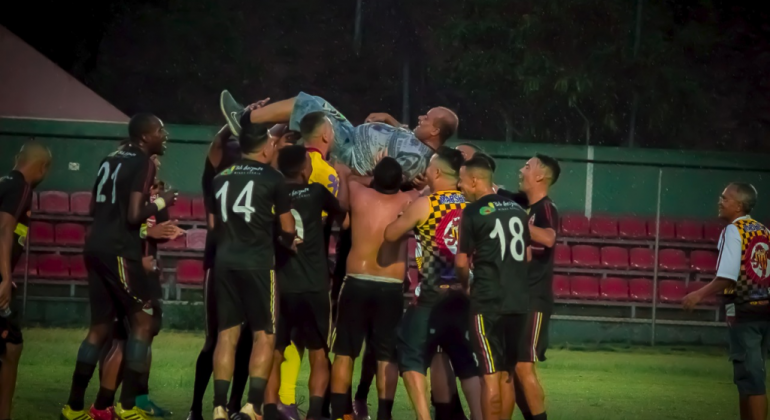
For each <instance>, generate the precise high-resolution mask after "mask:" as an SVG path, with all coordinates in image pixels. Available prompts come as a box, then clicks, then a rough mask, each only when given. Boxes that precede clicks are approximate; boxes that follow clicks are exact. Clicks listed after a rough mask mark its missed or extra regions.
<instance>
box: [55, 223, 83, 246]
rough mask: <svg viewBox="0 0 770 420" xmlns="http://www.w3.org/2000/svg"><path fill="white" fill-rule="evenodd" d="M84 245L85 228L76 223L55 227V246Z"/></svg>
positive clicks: (61, 224)
mask: <svg viewBox="0 0 770 420" xmlns="http://www.w3.org/2000/svg"><path fill="white" fill-rule="evenodd" d="M85 243H86V228H85V227H84V226H83V225H79V224H77V223H58V224H57V225H56V245H63V246H83V245H85Z"/></svg>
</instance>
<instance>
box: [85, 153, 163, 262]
mask: <svg viewBox="0 0 770 420" xmlns="http://www.w3.org/2000/svg"><path fill="white" fill-rule="evenodd" d="M154 180H155V164H154V163H152V161H151V160H150V156H149V155H147V154H146V153H145V152H144V151H142V150H141V149H140V148H139V147H137V146H136V145H134V144H132V143H129V144H127V145H125V146H122V147H121V148H120V149H118V150H117V151H115V152H113V153H110V154H109V155H108V156H107V157H105V158H104V159H102V162H101V163H100V164H99V172H97V175H96V182H95V183H94V188H93V191H92V194H93V201H94V209H93V216H94V221H93V223H92V224H91V234H90V235H88V238H87V239H86V245H85V251H86V252H89V253H97V254H109V255H117V256H120V257H123V258H128V259H133V260H139V259H141V257H142V238H141V236H140V229H141V226H142V222H139V223H129V222H128V206H129V202H130V199H131V193H134V192H140V193H142V194H144V201H146V200H147V199H149V194H150V187H151V186H152V183H153V181H154Z"/></svg>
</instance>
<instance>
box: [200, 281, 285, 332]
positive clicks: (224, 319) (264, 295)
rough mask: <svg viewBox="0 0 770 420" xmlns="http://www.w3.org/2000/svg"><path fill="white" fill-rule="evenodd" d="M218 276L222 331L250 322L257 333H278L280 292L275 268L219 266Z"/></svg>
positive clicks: (218, 312)
mask: <svg viewBox="0 0 770 420" xmlns="http://www.w3.org/2000/svg"><path fill="white" fill-rule="evenodd" d="M215 277H216V281H215V286H214V287H215V288H216V292H215V293H216V300H217V318H218V324H219V325H218V327H219V328H218V331H223V330H226V329H229V328H232V327H236V326H238V325H241V324H242V323H244V322H246V323H248V324H249V325H250V326H251V331H253V332H256V331H265V332H266V333H268V334H274V333H275V321H276V314H277V313H278V308H277V304H278V299H277V297H278V293H277V290H276V287H275V272H274V271H273V270H267V269H253V270H233V269H227V268H221V267H216V272H215Z"/></svg>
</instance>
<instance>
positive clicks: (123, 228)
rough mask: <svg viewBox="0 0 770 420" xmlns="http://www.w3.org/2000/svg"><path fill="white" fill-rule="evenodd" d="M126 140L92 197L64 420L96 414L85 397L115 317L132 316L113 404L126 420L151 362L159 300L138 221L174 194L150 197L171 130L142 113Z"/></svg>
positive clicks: (135, 415)
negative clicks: (82, 333)
mask: <svg viewBox="0 0 770 420" xmlns="http://www.w3.org/2000/svg"><path fill="white" fill-rule="evenodd" d="M128 134H129V143H128V144H126V145H125V146H123V147H121V148H120V149H118V150H117V151H115V152H113V153H110V154H109V155H108V156H107V157H105V158H104V159H103V160H102V162H101V163H100V166H99V171H98V173H97V177H96V181H95V183H94V188H93V195H92V203H91V204H92V207H91V209H92V210H91V213H92V215H93V218H94V220H93V223H92V225H91V227H92V230H91V234H90V235H89V236H88V238H87V239H86V244H85V249H84V256H85V262H86V269H87V270H88V285H89V298H90V302H91V327H90V329H89V331H88V335H87V336H86V338H85V340H83V343H82V344H81V345H80V349H79V350H78V356H77V364H76V365H75V373H74V374H73V377H72V388H71V390H70V398H69V401H68V404H67V405H65V406H64V408H63V409H62V417H63V418H65V419H70V420H72V419H78V420H83V419H87V418H91V416H90V415H89V414H87V413H86V412H85V411H84V407H83V395H84V394H85V391H86V388H87V387H88V383H89V382H90V380H91V376H93V372H94V370H95V368H96V363H97V361H98V360H99V354H100V351H101V349H102V347H103V346H104V345H105V343H106V340H107V338H109V336H110V333H111V330H112V328H113V323H114V320H115V318H116V316H118V317H121V316H125V317H127V318H128V320H129V324H130V332H129V337H128V340H127V342H126V355H125V369H124V374H123V378H124V379H123V391H122V393H121V396H120V402H119V403H118V404H117V406H116V407H115V415H116V417H117V418H118V419H121V420H129V419H130V420H134V419H141V418H143V416H144V413H143V412H141V411H140V410H139V409H138V408H137V407H136V396H137V395H138V392H139V390H140V388H141V385H140V383H141V380H142V379H141V378H142V376H143V374H144V373H145V372H146V371H147V369H148V368H149V366H148V364H147V361H148V356H149V348H150V341H151V339H152V334H153V313H154V303H153V301H152V291H151V285H150V282H149V281H148V278H147V273H146V272H145V270H144V267H143V266H142V239H141V236H140V230H141V225H142V223H144V222H145V221H146V220H147V219H148V218H149V217H150V216H153V215H156V214H157V213H158V212H159V211H161V210H163V209H164V208H166V207H167V206H170V205H173V203H174V202H175V200H176V196H177V193H176V192H175V191H164V192H162V193H160V197H159V198H157V199H156V200H155V202H154V203H150V202H149V200H148V199H149V193H150V187H151V185H152V183H153V181H154V179H155V165H154V164H153V163H152V161H151V160H150V156H151V155H153V154H157V155H163V153H164V151H165V149H166V146H165V144H166V140H167V138H168V133H167V132H166V129H165V127H164V126H163V122H161V120H160V119H158V117H156V116H154V115H151V114H139V115H136V116H134V117H132V118H131V121H130V122H129V124H128Z"/></svg>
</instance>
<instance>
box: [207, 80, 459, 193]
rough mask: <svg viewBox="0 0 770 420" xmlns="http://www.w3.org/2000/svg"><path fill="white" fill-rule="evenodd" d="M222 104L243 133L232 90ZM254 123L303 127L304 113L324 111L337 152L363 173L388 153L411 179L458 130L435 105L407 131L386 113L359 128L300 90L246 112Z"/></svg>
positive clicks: (449, 114)
mask: <svg viewBox="0 0 770 420" xmlns="http://www.w3.org/2000/svg"><path fill="white" fill-rule="evenodd" d="M221 107H222V109H223V112H224V114H225V117H226V118H227V121H228V124H229V125H230V129H231V130H233V133H236V134H237V133H238V132H239V127H238V125H239V120H240V118H241V115H242V112H243V111H244V109H243V107H242V106H241V105H239V104H238V103H237V102H235V100H234V99H232V96H230V94H229V92H227V91H224V92H222V98H221ZM246 111H247V114H248V115H249V119H250V121H251V122H252V123H262V124H265V123H289V128H290V129H292V130H298V129H299V125H300V121H302V119H303V118H304V117H305V115H307V114H310V113H312V112H318V111H323V112H324V113H326V115H327V116H328V117H329V118H330V119H331V121H332V123H333V125H334V132H335V134H336V137H337V141H336V144H335V146H334V148H333V149H332V155H333V156H334V157H335V158H337V159H338V160H339V161H340V162H342V163H343V164H344V165H345V166H347V167H349V168H350V169H352V170H353V172H354V173H357V174H360V175H372V171H373V170H374V166H375V165H376V163H377V155H378V154H379V153H381V152H382V151H387V155H388V156H390V157H393V158H395V159H396V160H397V161H398V163H399V164H401V167H402V168H403V172H404V178H405V179H404V180H405V181H406V182H411V181H412V180H413V179H414V178H415V177H416V176H418V175H420V174H422V173H423V172H425V168H426V167H427V165H428V161H429V160H430V157H431V156H432V155H433V153H434V152H435V151H436V150H437V149H438V148H439V147H440V146H442V145H443V144H444V143H445V142H446V140H447V139H449V138H450V137H452V135H454V133H455V132H456V131H457V126H458V118H457V115H456V114H455V113H454V112H452V111H450V110H449V109H447V108H444V107H437V108H432V109H431V110H429V111H428V112H427V114H425V115H423V116H421V117H420V118H419V121H418V124H417V127H415V129H414V131H410V130H408V129H405V128H403V127H402V126H401V124H398V122H396V121H395V119H393V117H390V116H389V115H387V114H372V115H371V116H370V118H369V119H368V120H369V121H367V123H366V124H362V125H359V126H357V127H354V126H353V125H352V124H351V123H350V122H349V121H348V120H347V119H346V118H345V116H344V115H342V114H341V113H340V112H339V111H337V109H335V108H334V107H333V106H332V105H331V104H329V103H328V102H326V100H325V99H323V98H320V97H318V96H312V95H308V94H307V93H304V92H300V94H299V95H297V96H296V97H294V98H291V99H286V100H283V101H279V102H275V103H272V104H270V105H267V106H265V107H264V108H260V109H255V110H248V109H247V110H246Z"/></svg>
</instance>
